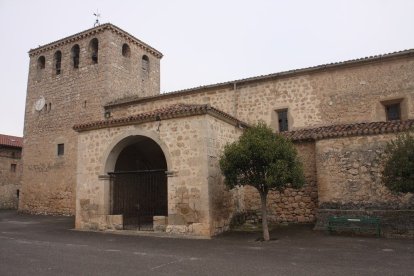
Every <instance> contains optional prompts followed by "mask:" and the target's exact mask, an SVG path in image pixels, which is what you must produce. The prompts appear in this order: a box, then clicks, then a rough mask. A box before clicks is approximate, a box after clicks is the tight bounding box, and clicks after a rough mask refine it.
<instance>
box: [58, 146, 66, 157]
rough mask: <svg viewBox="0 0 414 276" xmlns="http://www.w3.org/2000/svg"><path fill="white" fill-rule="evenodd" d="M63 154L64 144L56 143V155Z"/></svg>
mask: <svg viewBox="0 0 414 276" xmlns="http://www.w3.org/2000/svg"><path fill="white" fill-rule="evenodd" d="M64 154H65V144H58V145H57V155H58V156H63V155H64Z"/></svg>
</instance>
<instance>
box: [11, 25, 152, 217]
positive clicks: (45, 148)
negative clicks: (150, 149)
mask: <svg viewBox="0 0 414 276" xmlns="http://www.w3.org/2000/svg"><path fill="white" fill-rule="evenodd" d="M94 38H97V39H98V41H99V44H98V47H99V50H98V63H96V64H95V63H94V62H93V61H92V58H91V50H90V41H91V40H92V39H94ZM124 43H126V44H128V45H129V47H130V56H129V57H124V56H123V55H122V45H123V44H124ZM76 44H77V45H79V48H80V56H79V68H74V66H73V59H72V52H71V49H72V47H73V46H74V45H76ZM58 50H59V51H61V53H62V61H61V71H60V74H56V64H55V60H54V55H55V53H56V51H58ZM144 54H145V55H147V56H148V58H149V70H148V71H146V75H145V76H141V75H140V73H142V64H141V60H142V56H143V55H144ZM30 55H31V56H30V64H29V78H28V88H27V98H26V111H25V126H24V153H23V159H24V162H23V163H24V168H23V179H22V194H21V204H20V206H19V209H20V211H22V212H30V213H48V214H65V215H73V214H74V213H75V186H76V158H77V133H76V132H75V131H73V130H72V127H73V125H74V124H77V123H82V122H89V121H93V120H98V119H103V118H104V109H103V107H102V106H103V105H104V103H106V102H108V101H111V100H114V99H116V98H120V97H125V96H130V95H139V96H148V95H155V94H158V93H159V58H158V57H155V56H154V55H151V54H150V53H149V52H147V51H145V50H144V49H143V48H142V47H139V46H138V45H136V44H134V43H132V42H131V39H130V38H129V37H128V36H125V35H120V34H118V33H115V32H113V31H112V30H110V29H105V30H101V29H99V27H98V28H97V29H95V31H90V32H88V33H85V34H82V35H80V36H78V37H77V36H75V37H72V38H71V39H68V40H67V41H63V42H61V43H59V44H58V45H57V46H56V47H54V48H53V47H52V49H49V48H46V49H45V50H42V49H41V48H40V49H39V50H34V51H33V52H32V51H31V53H30ZM41 56H43V57H44V58H45V61H46V62H45V66H44V68H40V67H39V63H38V59H39V57H41ZM41 97H43V98H44V99H45V102H46V104H45V106H44V108H43V109H42V110H41V111H37V110H35V104H36V102H37V101H38V100H39V99H40V98H41ZM58 144H64V148H65V149H64V151H65V152H64V155H62V156H58V155H57V145H58Z"/></svg>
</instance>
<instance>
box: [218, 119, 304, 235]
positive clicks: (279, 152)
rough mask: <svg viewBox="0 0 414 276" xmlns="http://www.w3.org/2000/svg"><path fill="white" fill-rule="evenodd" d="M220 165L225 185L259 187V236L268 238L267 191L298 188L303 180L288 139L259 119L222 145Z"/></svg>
mask: <svg viewBox="0 0 414 276" xmlns="http://www.w3.org/2000/svg"><path fill="white" fill-rule="evenodd" d="M220 168H221V171H222V173H223V175H224V177H225V183H226V185H227V186H228V187H229V188H234V187H236V186H245V185H250V186H253V187H255V188H256V189H257V190H258V191H259V194H260V201H261V209H262V226H263V239H264V240H265V241H268V240H269V229H268V223H267V209H266V203H267V194H268V192H269V191H270V190H278V191H283V190H284V189H285V188H287V187H292V188H299V187H301V186H302V185H303V183H304V176H303V170H302V164H301V163H300V162H299V161H298V157H297V152H296V149H295V147H294V146H293V144H292V142H290V141H289V140H288V139H286V138H285V137H283V136H282V135H280V134H274V133H273V132H272V130H271V129H270V128H269V127H268V126H266V125H265V124H264V123H262V122H260V123H259V124H257V125H255V126H253V127H251V128H248V129H246V130H245V131H244V133H243V134H242V135H241V136H240V138H239V140H238V141H236V142H234V143H232V144H228V145H226V146H225V148H224V152H223V155H222V156H221V158H220Z"/></svg>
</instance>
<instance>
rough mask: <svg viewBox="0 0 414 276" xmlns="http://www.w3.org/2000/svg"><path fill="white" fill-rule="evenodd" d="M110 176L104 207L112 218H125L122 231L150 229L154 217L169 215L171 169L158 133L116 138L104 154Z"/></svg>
mask: <svg viewBox="0 0 414 276" xmlns="http://www.w3.org/2000/svg"><path fill="white" fill-rule="evenodd" d="M104 158H105V163H104V166H103V170H104V171H103V173H104V174H106V175H109V177H108V178H107V179H108V180H109V182H107V183H108V184H109V186H107V187H108V188H107V189H105V190H106V191H105V192H104V193H105V194H106V196H104V198H105V199H104V205H106V206H108V207H107V208H106V209H107V213H108V214H110V215H122V224H123V229H137V228H138V230H142V229H144V230H150V229H153V227H155V226H154V218H156V217H163V218H165V217H167V216H168V178H167V175H166V172H167V171H168V168H169V167H171V164H170V161H169V160H170V158H169V154H168V151H167V149H166V146H165V144H164V143H163V142H162V141H161V140H160V139H159V137H158V135H157V133H154V132H150V131H149V132H148V131H140V130H136V131H127V132H124V133H123V134H121V135H119V136H117V137H115V139H114V140H113V141H112V143H111V144H110V145H109V147H108V150H107V151H106V152H105V154H104Z"/></svg>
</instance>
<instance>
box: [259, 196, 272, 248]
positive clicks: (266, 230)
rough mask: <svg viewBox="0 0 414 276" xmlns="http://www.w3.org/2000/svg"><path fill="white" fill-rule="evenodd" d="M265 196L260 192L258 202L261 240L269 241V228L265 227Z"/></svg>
mask: <svg viewBox="0 0 414 276" xmlns="http://www.w3.org/2000/svg"><path fill="white" fill-rule="evenodd" d="M266 197H267V194H265V193H261V192H260V201H261V202H262V228H263V240H265V241H268V240H270V236H269V227H268V225H267V208H266Z"/></svg>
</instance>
